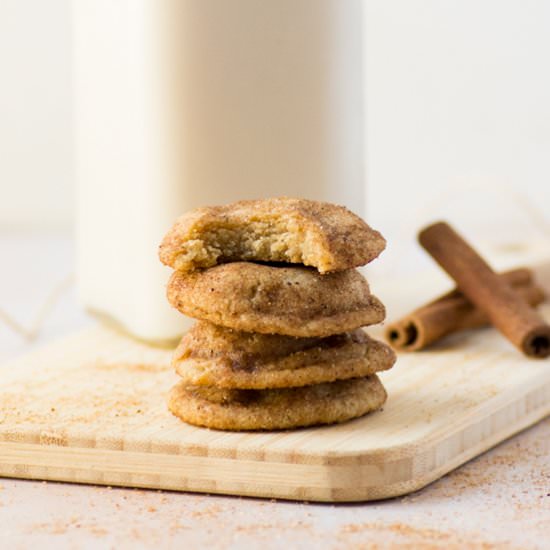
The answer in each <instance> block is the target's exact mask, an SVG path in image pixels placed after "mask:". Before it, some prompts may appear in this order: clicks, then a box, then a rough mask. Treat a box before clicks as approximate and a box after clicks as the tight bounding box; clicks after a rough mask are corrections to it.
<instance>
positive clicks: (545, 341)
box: [418, 222, 550, 358]
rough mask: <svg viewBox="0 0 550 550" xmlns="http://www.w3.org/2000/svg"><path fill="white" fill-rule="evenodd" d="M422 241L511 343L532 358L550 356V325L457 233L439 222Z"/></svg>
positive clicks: (420, 236) (420, 238)
mask: <svg viewBox="0 0 550 550" xmlns="http://www.w3.org/2000/svg"><path fill="white" fill-rule="evenodd" d="M418 240H419V241H420V244H421V245H422V246H423V247H424V248H425V249H426V251H427V252H428V253H429V254H430V255H431V256H432V257H433V258H434V259H435V260H436V261H437V263H438V264H439V265H440V266H441V267H442V268H443V269H444V270H445V271H446V272H447V273H448V274H449V275H450V276H451V277H452V278H453V279H454V280H455V281H456V284H457V286H458V288H459V289H460V291H461V292H462V293H463V294H464V295H465V296H466V297H467V298H468V299H469V300H470V302H472V303H473V304H474V305H476V306H477V307H478V308H479V309H480V310H482V311H483V312H485V313H486V314H487V317H488V318H489V320H490V321H491V324H492V325H493V326H494V327H495V328H497V329H498V330H499V331H500V332H501V333H502V334H504V336H506V338H508V340H510V342H512V343H513V344H514V345H515V346H516V347H518V348H519V349H520V350H521V351H523V353H525V354H526V355H528V356H529V357H536V358H544V357H548V356H549V355H550V325H548V324H547V323H546V322H545V321H544V319H543V318H542V317H541V316H540V315H539V314H538V313H537V312H536V311H535V310H533V309H531V308H530V307H529V305H528V304H527V303H526V302H525V301H524V300H522V298H521V297H520V296H518V294H516V292H514V290H513V289H512V287H511V286H509V285H508V284H507V283H506V282H504V281H503V280H502V279H501V278H500V277H499V276H498V275H497V274H496V273H495V272H494V271H493V270H492V269H491V267H490V266H489V265H488V264H487V262H485V260H484V259H483V258H482V257H481V256H480V255H479V254H478V253H477V252H476V251H475V250H474V249H473V248H472V247H471V246H470V245H469V244H468V243H467V242H466V241H465V240H464V239H463V238H462V237H461V236H460V235H459V234H458V233H457V232H456V231H454V229H452V228H451V227H450V226H449V225H448V224H447V223H445V222H438V223H435V224H433V225H430V226H429V227H427V228H426V229H424V230H423V231H421V232H420V234H419V236H418Z"/></svg>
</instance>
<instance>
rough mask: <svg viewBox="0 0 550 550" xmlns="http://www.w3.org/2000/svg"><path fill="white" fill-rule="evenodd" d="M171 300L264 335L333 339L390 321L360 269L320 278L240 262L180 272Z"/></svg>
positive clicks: (306, 271) (310, 272) (189, 311)
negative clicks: (339, 334)
mask: <svg viewBox="0 0 550 550" xmlns="http://www.w3.org/2000/svg"><path fill="white" fill-rule="evenodd" d="M167 297H168V301H169V302H170V304H171V305H172V306H173V307H175V308H176V309H177V310H179V311H180V312H181V313H183V314H184V315H188V316H189V317H194V318H196V319H200V320H203V321H209V322H211V323H214V324H216V325H221V326H224V327H228V328H233V329H236V330H242V331H246V332H259V333H262V334H284V335H287V336H300V337H310V336H329V335H331V334H338V333H341V332H347V331H350V330H353V329H356V328H359V327H361V326H365V325H372V324H376V323H380V322H381V321H383V320H384V317H385V308H384V306H383V305H382V303H381V302H380V301H379V300H378V298H376V297H375V296H373V295H372V294H371V293H370V289H369V285H368V283H367V281H366V280H365V278H364V277H363V276H362V275H361V274H360V273H359V272H358V271H356V270H354V269H348V270H346V271H339V272H336V273H329V274H327V275H320V274H319V273H318V272H317V271H316V270H315V269H311V268H306V267H273V266H268V265H263V264H255V263H250V262H234V263H229V264H222V265H219V266H216V267H213V268H210V269H207V270H205V271H197V272H193V273H188V274H184V273H181V272H178V271H176V272H174V273H173V274H172V277H171V279H170V282H169V283H168V288H167Z"/></svg>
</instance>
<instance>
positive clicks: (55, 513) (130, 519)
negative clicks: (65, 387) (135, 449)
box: [0, 232, 550, 550]
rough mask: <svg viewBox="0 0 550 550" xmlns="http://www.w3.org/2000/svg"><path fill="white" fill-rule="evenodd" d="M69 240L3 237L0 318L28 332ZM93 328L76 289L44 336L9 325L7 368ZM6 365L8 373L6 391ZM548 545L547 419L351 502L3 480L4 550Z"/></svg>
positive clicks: (64, 270) (2, 334)
mask: <svg viewBox="0 0 550 550" xmlns="http://www.w3.org/2000/svg"><path fill="white" fill-rule="evenodd" d="M73 255H74V254H73V246H72V242H71V239H70V237H69V236H68V235H66V234H63V233H59V234H55V233H50V234H41V235H38V234H32V233H26V234H21V233H19V234H6V233H5V232H4V233H3V234H1V235H0V257H1V258H2V270H1V272H0V281H1V285H0V309H2V310H3V311H5V312H8V313H10V314H11V315H12V316H13V317H15V318H17V320H18V321H20V322H21V323H23V324H30V323H31V321H32V318H33V315H34V314H35V313H36V310H37V309H38V306H39V304H40V303H41V302H42V301H43V300H44V299H45V297H46V296H47V294H48V292H49V291H50V290H51V288H52V287H53V286H55V285H56V284H57V283H59V282H60V281H62V280H63V279H65V277H67V276H68V275H70V273H71V271H72V262H73ZM92 322H93V321H92V320H90V319H88V318H87V317H86V315H85V314H84V313H83V312H82V311H81V310H80V309H79V308H78V306H77V304H76V300H75V297H74V286H73V287H72V288H71V289H70V291H69V292H67V293H66V294H64V295H63V296H62V298H61V299H60V301H59V302H58V303H57V305H56V307H55V309H54V310H53V311H52V314H51V316H49V317H48V319H47V322H46V324H45V326H44V329H43V331H42V332H41V334H40V336H39V338H38V339H37V340H36V341H35V342H33V343H28V342H26V341H24V340H23V339H22V338H21V337H20V336H18V335H16V334H15V333H13V332H12V331H11V330H10V329H8V328H7V327H6V326H5V325H3V324H1V323H0V363H4V362H5V361H6V360H7V359H9V358H11V357H14V356H16V355H19V354H22V353H25V352H27V351H28V350H30V349H32V348H34V347H36V346H40V345H43V344H44V343H46V342H48V341H50V340H51V339H53V338H56V337H59V336H62V335H64V334H66V333H68V332H70V331H73V330H76V329H78V328H82V327H84V326H86V325H87V324H90V323H92ZM1 369H2V367H0V383H1V373H2V370H1ZM285 546H286V547H288V548H373V549H375V548H376V549H377V548H411V549H413V548H414V549H417V548H418V549H428V548H430V549H433V548H445V549H454V548H456V549H459V548H460V549H462V548H480V549H490V548H514V549H518V550H520V549H521V550H528V549H534V548H540V549H548V548H550V419H546V420H545V421H543V422H540V423H539V424H538V425H536V426H534V427H533V428H531V429H529V430H527V431H525V432H523V433H521V434H519V435H518V436H516V437H514V438H512V439H510V440H509V441H507V442H505V443H503V444H501V445H499V446H498V447H496V448H495V449H493V450H492V451H490V452H488V453H485V454H484V455H482V456H480V457H479V458H477V459H475V460H473V461H471V462H469V463H468V464H466V465H464V466H463V467H461V468H459V469H458V470H456V471H454V472H452V473H450V474H449V475H447V476H446V477H444V478H443V479H441V480H439V481H437V482H435V483H433V484H431V485H430V486H429V487H426V488H425V489H423V490H421V491H419V492H417V493H414V494H412V495H409V496H406V497H402V498H396V499H393V500H388V501H382V502H374V503H366V504H351V505H323V504H311V503H295V502H282V501H281V502H276V501H265V500H258V499H247V498H236V497H222V496H213V495H196V494H184V493H170V492H160V491H145V490H133V489H118V488H108V487H95V486H78V485H70V484H64V483H49V482H48V483H46V482H34V481H22V480H11V479H0V548H1V549H4V548H6V549H8V548H9V549H11V548H31V547H32V548H40V549H45V548H56V549H64V548H94V549H96V548H117V549H118V548H153V547H156V548H159V549H160V548H163V549H164V548H256V547H261V548H263V549H269V548H281V547H285Z"/></svg>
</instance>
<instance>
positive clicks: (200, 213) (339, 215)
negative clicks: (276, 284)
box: [159, 197, 386, 273]
mask: <svg viewBox="0 0 550 550" xmlns="http://www.w3.org/2000/svg"><path fill="white" fill-rule="evenodd" d="M385 246H386V241H385V240H384V238H383V237H382V235H381V234H380V233H379V232H378V231H375V230H374V229H371V228H370V227H369V226H368V225H367V224H366V223H365V222H364V221H363V220H362V219H361V218H360V217H359V216H356V215H355V214H353V213H352V212H350V211H349V210H348V209H347V208H344V207H343V206H337V205H334V204H329V203H325V202H318V201H311V200H305V199H293V198H288V197H281V198H274V199H266V200H253V201H240V202H236V203H233V204H229V205H226V206H212V207H204V208H197V209H195V210H192V211H190V212H188V213H187V214H184V215H183V216H181V217H180V218H178V220H177V221H176V223H175V224H174V226H173V227H172V229H170V231H169V232H168V234H167V235H166V236H165V238H164V240H163V241H162V244H161V246H160V250H159V256H160V259H161V261H162V262H163V263H164V264H166V265H168V266H170V267H172V268H174V269H177V270H179V271H183V272H190V271H193V270H195V269H199V268H207V267H212V266H214V265H217V264H220V263H225V262H234V261H260V262H285V263H292V264H303V265H308V266H313V267H315V268H316V269H317V270H318V271H319V272H321V273H327V272H330V271H341V270H344V269H350V268H353V267H357V266H360V265H364V264H366V263H368V262H370V261H371V260H373V259H374V258H376V257H377V256H378V255H379V254H380V253H381V252H382V250H384V248H385Z"/></svg>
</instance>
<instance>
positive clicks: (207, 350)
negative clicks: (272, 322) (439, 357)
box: [172, 321, 395, 389]
mask: <svg viewBox="0 0 550 550" xmlns="http://www.w3.org/2000/svg"><path fill="white" fill-rule="evenodd" d="M394 362H395V354H394V353H393V351H392V350H391V348H389V347H388V346H387V345H386V344H384V343H382V342H379V341H377V340H374V339H373V338H370V337H369V336H368V335H367V334H366V333H365V332H364V331H363V330H361V329H357V330H354V331H352V332H348V333H343V334H335V335H333V336H328V337H326V338H294V337H292V336H280V335H266V334H257V333H251V332H241V331H236V330H232V329H227V328H223V327H219V326H217V325H213V324H211V323H207V322H204V321H200V322H198V323H197V324H195V325H194V326H193V328H191V330H190V331H189V332H188V333H187V334H186V335H185V336H184V337H183V339H182V341H181V343H180V345H179V346H178V348H177V350H176V351H175V353H174V357H173V361H172V364H173V365H174V367H175V369H176V372H177V373H178V374H179V375H180V376H181V378H182V379H183V380H184V381H185V382H187V383H188V384H192V385H200V386H202V385H205V386H217V387H220V388H241V389H242V388H245V389H265V388H284V387H292V386H306V385H310V384H320V383H322V382H332V381H334V380H342V379H347V378H357V377H361V376H367V375H369V374H373V373H375V372H378V371H382V370H387V369H389V368H391V366H392V365H393V363H394Z"/></svg>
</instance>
